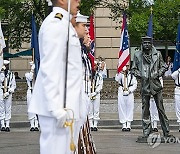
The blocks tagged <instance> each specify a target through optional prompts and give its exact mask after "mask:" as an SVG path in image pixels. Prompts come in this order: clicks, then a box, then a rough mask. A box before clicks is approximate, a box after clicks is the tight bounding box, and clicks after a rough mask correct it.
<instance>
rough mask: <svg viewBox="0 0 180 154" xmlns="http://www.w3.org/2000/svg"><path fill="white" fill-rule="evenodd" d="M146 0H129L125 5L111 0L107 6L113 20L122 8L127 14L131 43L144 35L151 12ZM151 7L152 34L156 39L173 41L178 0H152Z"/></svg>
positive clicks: (179, 8) (136, 42)
mask: <svg viewBox="0 0 180 154" xmlns="http://www.w3.org/2000/svg"><path fill="white" fill-rule="evenodd" d="M145 1H146V0H129V6H128V7H127V6H126V7H125V6H123V5H124V4H122V1H119V0H112V2H111V3H109V4H107V6H108V7H109V8H110V9H111V12H112V13H111V17H112V19H113V20H116V21H117V19H119V18H120V16H121V14H122V12H123V10H126V12H127V15H128V19H129V21H128V31H129V35H130V41H131V44H140V40H141V37H142V36H145V35H146V32H147V28H148V20H149V16H150V14H151V10H150V7H151V6H148V5H147V4H146V3H145ZM152 8H153V11H152V13H153V36H154V39H156V40H165V41H167V40H168V41H171V42H175V39H176V34H177V25H178V12H180V1H179V0H154V5H153V6H152Z"/></svg>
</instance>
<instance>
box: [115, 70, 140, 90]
mask: <svg viewBox="0 0 180 154" xmlns="http://www.w3.org/2000/svg"><path fill="white" fill-rule="evenodd" d="M115 80H116V81H117V82H118V83H119V85H120V86H119V90H118V92H122V93H123V86H124V74H122V73H121V72H120V73H119V74H116V76H115ZM127 87H128V90H129V92H130V93H133V92H134V91H135V90H136V88H137V80H136V78H135V76H134V75H132V74H131V73H130V71H128V75H127Z"/></svg>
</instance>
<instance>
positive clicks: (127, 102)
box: [118, 92, 134, 124]
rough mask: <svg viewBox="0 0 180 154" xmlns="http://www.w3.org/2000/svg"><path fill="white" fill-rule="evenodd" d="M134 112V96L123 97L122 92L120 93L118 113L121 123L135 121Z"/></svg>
mask: <svg viewBox="0 0 180 154" xmlns="http://www.w3.org/2000/svg"><path fill="white" fill-rule="evenodd" d="M133 110H134V94H133V93H131V94H129V95H128V96H123V93H122V92H118V112H119V121H120V123H122V124H123V123H126V122H131V121H133Z"/></svg>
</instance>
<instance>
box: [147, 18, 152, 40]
mask: <svg viewBox="0 0 180 154" xmlns="http://www.w3.org/2000/svg"><path fill="white" fill-rule="evenodd" d="M147 36H149V37H152V38H153V15H152V14H151V15H150V17H149V23H148V30H147Z"/></svg>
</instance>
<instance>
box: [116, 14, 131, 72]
mask: <svg viewBox="0 0 180 154" xmlns="http://www.w3.org/2000/svg"><path fill="white" fill-rule="evenodd" d="M129 61H130V54H129V36H128V30H127V22H126V14H125V13H124V14H123V23H122V29H121V40H120V49H119V61H118V73H119V72H121V71H122V68H123V67H124V66H125V65H126V64H127V63H128V62H129Z"/></svg>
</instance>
